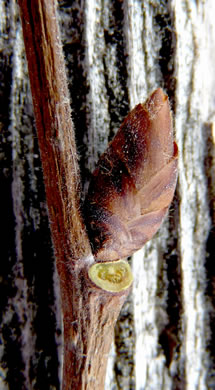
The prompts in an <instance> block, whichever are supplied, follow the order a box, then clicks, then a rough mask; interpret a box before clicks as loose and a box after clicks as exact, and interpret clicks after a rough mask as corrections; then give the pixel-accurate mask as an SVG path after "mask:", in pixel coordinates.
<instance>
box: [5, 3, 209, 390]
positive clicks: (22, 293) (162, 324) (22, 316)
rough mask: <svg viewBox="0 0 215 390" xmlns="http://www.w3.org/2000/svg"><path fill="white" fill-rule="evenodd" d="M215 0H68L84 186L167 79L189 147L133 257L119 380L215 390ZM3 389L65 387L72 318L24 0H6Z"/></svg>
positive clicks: (137, 386)
mask: <svg viewBox="0 0 215 390" xmlns="http://www.w3.org/2000/svg"><path fill="white" fill-rule="evenodd" d="M214 15H215V3H214V1H213V0H205V1H203V0H202V1H200V0H199V1H198V0H196V1H188V0H169V1H167V0H166V1H158V0H153V1H152V0H151V1H150V0H142V1H141V0H121V1H119V0H83V1H80V0H79V1H59V21H60V26H61V34H62V42H63V46H64V51H65V60H66V64H67V72H68V83H69V89H70V95H71V106H72V113H73V120H74V124H75V129H76V139H77V147H78V152H79V156H80V167H81V174H82V184H83V197H84V194H85V193H86V190H87V186H88V183H89V179H90V175H91V172H92V170H93V168H94V167H95V164H96V161H97V160H98V157H99V155H100V154H101V153H102V152H103V151H104V150H105V148H106V146H107V144H108V142H109V141H110V139H111V138H112V137H113V135H114V133H115V132H116V131H117V129H118V127H119V125H120V123H121V121H122V119H123V118H124V116H125V115H126V114H127V113H128V111H129V110H130V109H131V108H133V107H134V106H135V105H136V104H137V103H139V102H143V101H144V100H145V99H146V97H147V96H148V94H149V93H150V92H152V90H154V89H155V88H157V87H159V86H161V87H162V88H164V90H165V91H166V92H167V93H168V95H169V97H170V101H171V105H172V110H173V114H174V126H175V135H176V140H177V142H178V146H179V152H180V160H179V179H178V186H177V191H176V195H175V198H174V201H173V204H172V206H171V208H170V211H169V216H168V218H166V220H165V223H164V224H163V226H162V228H161V229H160V231H159V232H158V233H157V235H156V237H155V238H153V240H151V241H150V242H149V243H148V244H147V245H146V246H145V247H144V249H142V250H140V251H138V252H137V253H136V254H135V255H134V256H133V258H132V260H131V262H132V268H133V273H134V285H133V290H132V293H131V294H130V296H129V298H128V299H127V301H126V303H125V305H124V307H123V309H122V311H121V315H120V318H119V320H118V323H117V326H116V330H115V340H114V344H113V347H112V350H111V354H110V358H109V365H108V371H107V378H106V389H108V390H109V389H111V390H117V389H123V390H129V389H132V390H143V389H144V390H159V389H165V390H170V389H171V390H172V389H181V390H182V389H186V390H191V389H192V390H194V389H200V390H203V389H215V352H214V343H215V330H214V329H215V328H214V325H215V295H214V290H215V287H214V286H215V282H214V281H215V266H214V264H213V262H214V260H215V255H214V242H215V237H214V236H215V234H214V223H215V148H214V143H215V131H214V118H215V114H214V110H215V72H214V64H215V27H214V24H213V19H214ZM0 50H1V51H0V77H1V78H0V80H1V89H0V99H1V100H0V131H1V133H0V136H1V143H0V149H1V151H0V164H1V168H0V180H1V199H2V201H1V203H0V209H1V228H2V230H1V231H2V233H1V267H0V306H1V318H0V320H1V326H0V361H1V364H0V390H8V389H10V390H19V389H20V390H21V389H22V390H23V389H26V390H30V389H38V390H43V389H60V377H61V368H62V327H61V310H60V300H59V287H58V277H57V273H56V269H55V263H54V257H53V249H52V244H51V238H50V231H49V224H48V217H47V209H46V202H45V193H44V187H43V176H42V170H41V164H40V157H39V151H38V143H37V135H36V129H35V124H34V115H33V110H32V102H31V93H30V87H29V80H28V75H27V65H26V59H25V53H24V46H23V40H22V31H21V25H20V19H19V9H18V6H17V3H16V1H15V0H8V1H3V0H0Z"/></svg>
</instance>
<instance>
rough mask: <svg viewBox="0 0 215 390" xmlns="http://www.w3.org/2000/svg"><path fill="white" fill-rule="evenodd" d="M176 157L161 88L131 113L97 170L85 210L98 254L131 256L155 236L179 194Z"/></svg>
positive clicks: (104, 258) (105, 258)
mask: <svg viewBox="0 0 215 390" xmlns="http://www.w3.org/2000/svg"><path fill="white" fill-rule="evenodd" d="M177 162H178V149H177V145H176V143H175V142H174V140H173V128H172V117H171V111H170V106H169V101H168V97H167V96H166V95H165V94H164V93H163V91H162V90H161V89H157V90H156V91H155V92H153V94H152V95H151V96H150V97H149V99H148V100H147V101H146V102H145V104H138V105H137V106H136V107H135V108H134V109H133V110H132V111H131V112H130V113H129V114H128V116H127V117H126V118H125V120H124V121H123V123H122V125H121V127H120V129H119V130H118V132H117V134H116V135H115V137H114V139H113V140H112V141H111V143H110V144H109V146H108V148H107V150H106V152H105V153H104V154H103V155H102V156H101V157H100V159H99V162H98V165H97V168H96V169H95V171H94V173H93V177H92V180H91V183H90V186H89V191H88V194H87V197H86V200H85V205H84V215H85V220H86V225H87V229H88V234H89V238H90V241H91V245H92V250H93V252H94V255H95V257H96V258H97V259H99V260H100V261H114V260H117V259H120V258H123V257H127V256H130V255H132V254H133V252H134V251H136V250H138V249H140V248H141V247H142V246H143V245H144V244H145V243H146V242H147V241H148V240H150V239H151V238H152V237H153V235H154V234H155V233H156V232H157V230H158V228H159V226H160V225H161V223H162V221H163V219H164V217H165V215H166V213H167V211H168V207H169V205H170V203H171V201H172V198H173V195H174V191H175V185H176V180H177Z"/></svg>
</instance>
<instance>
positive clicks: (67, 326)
mask: <svg viewBox="0 0 215 390" xmlns="http://www.w3.org/2000/svg"><path fill="white" fill-rule="evenodd" d="M19 5H20V9H21V18H22V26H23V36H24V41H25V48H26V54H27V60H28V69H29V76H30V83H31V91H32V96H33V104H34V112H35V117H36V125H37V131H38V139H39V146H40V153H41V160H42V166H43V172H44V181H45V188H46V197H47V204H48V210H49V219H50V224H51V231H52V238H53V243H54V248H55V255H56V261H57V268H58V272H59V277H60V285H61V298H62V308H63V313H64V378H63V390H69V389H70V390H71V389H73V390H75V389H88V390H89V389H93V390H95V389H103V386H104V379H105V371H106V363H107V357H108V352H109V348H110V345H111V341H112V333H113V329H114V324H115V321H116V319H117V317H118V314H119V311H120V308H121V306H122V304H123V302H124V300H125V298H126V296H127V294H128V291H123V292H121V293H119V294H111V293H107V292H105V291H103V290H102V289H100V288H97V287H95V286H94V285H93V284H92V282H91V281H90V280H89V278H88V273H87V271H88V268H89V266H90V264H92V263H93V261H94V259H93V256H92V253H91V249H90V244H89V240H88V236H87V234H86V230H85V226H84V224H83V221H82V218H81V215H80V212H79V169H78V164H77V155H76V148H75V138H74V131H73V126H72V121H71V112H70V105H69V94H68V88H67V82H66V73H65V65H64V59H63V53H62V46H61V42H60V37H59V29H58V24H57V17H56V7H55V1H54V0H46V1H44V0H38V1H31V0H19Z"/></svg>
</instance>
